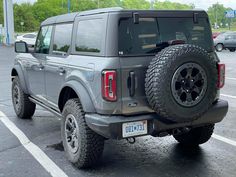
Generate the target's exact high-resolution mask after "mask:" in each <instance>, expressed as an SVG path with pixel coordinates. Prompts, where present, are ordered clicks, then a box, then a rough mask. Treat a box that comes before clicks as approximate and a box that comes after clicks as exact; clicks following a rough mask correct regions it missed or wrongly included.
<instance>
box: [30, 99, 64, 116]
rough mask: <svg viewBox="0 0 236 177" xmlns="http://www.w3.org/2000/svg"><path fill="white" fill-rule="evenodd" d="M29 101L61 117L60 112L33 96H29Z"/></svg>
mask: <svg viewBox="0 0 236 177" xmlns="http://www.w3.org/2000/svg"><path fill="white" fill-rule="evenodd" d="M29 99H30V101H32V102H33V103H35V104H37V105H39V106H41V107H43V108H44V109H46V110H48V111H50V112H51V113H53V114H54V115H56V116H57V117H59V118H62V115H61V113H60V112H58V111H56V110H55V109H53V108H51V107H49V106H46V105H45V104H43V103H42V102H40V101H38V100H36V99H35V98H32V97H29Z"/></svg>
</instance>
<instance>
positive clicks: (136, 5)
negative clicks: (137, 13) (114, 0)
mask: <svg viewBox="0 0 236 177" xmlns="http://www.w3.org/2000/svg"><path fill="white" fill-rule="evenodd" d="M150 5H151V4H150V2H149V1H146V0H123V1H122V6H123V8H125V9H150Z"/></svg>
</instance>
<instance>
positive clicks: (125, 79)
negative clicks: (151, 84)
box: [120, 56, 153, 114]
mask: <svg viewBox="0 0 236 177" xmlns="http://www.w3.org/2000/svg"><path fill="white" fill-rule="evenodd" d="M152 58H153V56H147V57H121V58H120V64H121V79H122V81H121V83H122V85H121V93H122V113H123V114H134V113H135V114H140V113H148V112H153V110H151V109H150V108H149V105H148V103H147V99H146V95H145V74H146V70H147V67H148V65H149V63H150V61H151V60H152Z"/></svg>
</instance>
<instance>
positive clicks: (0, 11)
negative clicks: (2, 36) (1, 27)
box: [0, 0, 4, 24]
mask: <svg viewBox="0 0 236 177" xmlns="http://www.w3.org/2000/svg"><path fill="white" fill-rule="evenodd" d="M3 23H4V20H3V0H0V24H3Z"/></svg>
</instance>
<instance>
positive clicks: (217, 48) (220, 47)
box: [216, 44, 224, 52]
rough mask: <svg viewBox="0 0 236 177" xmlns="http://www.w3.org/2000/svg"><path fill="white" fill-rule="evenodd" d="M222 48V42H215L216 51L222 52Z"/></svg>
mask: <svg viewBox="0 0 236 177" xmlns="http://www.w3.org/2000/svg"><path fill="white" fill-rule="evenodd" d="M223 49H224V46H223V44H217V45H216V51H217V52H222V50H223Z"/></svg>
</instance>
